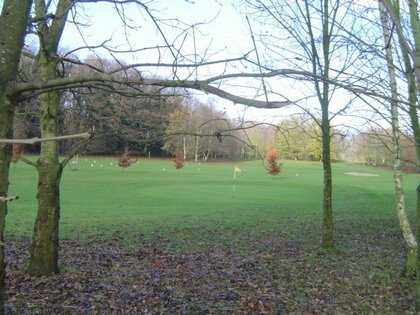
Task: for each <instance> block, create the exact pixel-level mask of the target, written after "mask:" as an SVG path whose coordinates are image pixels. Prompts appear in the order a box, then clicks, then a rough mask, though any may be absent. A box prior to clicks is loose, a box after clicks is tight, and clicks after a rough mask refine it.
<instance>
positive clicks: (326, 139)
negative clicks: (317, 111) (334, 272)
mask: <svg viewBox="0 0 420 315" xmlns="http://www.w3.org/2000/svg"><path fill="white" fill-rule="evenodd" d="M324 112H325V113H324ZM323 116H326V117H323V119H322V166H323V171H324V189H323V190H324V191H323V192H324V198H323V216H322V247H324V248H327V249H328V248H332V247H333V246H334V221H333V210H332V171H331V145H330V143H331V135H330V122H329V119H328V110H323Z"/></svg>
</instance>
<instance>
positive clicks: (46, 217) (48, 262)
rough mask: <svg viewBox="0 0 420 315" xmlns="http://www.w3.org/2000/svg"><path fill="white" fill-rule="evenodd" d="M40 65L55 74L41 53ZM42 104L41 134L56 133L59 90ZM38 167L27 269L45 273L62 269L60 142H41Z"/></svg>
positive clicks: (44, 97) (41, 100) (43, 74)
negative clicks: (34, 214)
mask: <svg viewBox="0 0 420 315" xmlns="http://www.w3.org/2000/svg"><path fill="white" fill-rule="evenodd" d="M38 66H39V72H40V76H41V77H43V78H45V77H48V78H51V77H55V76H56V72H55V71H56V67H55V62H54V61H53V60H49V58H48V56H44V55H40V56H39V59H38ZM39 103H40V109H41V124H40V125H41V134H42V137H44V138H47V137H55V136H57V133H58V113H59V103H60V96H59V93H58V92H57V91H52V92H48V93H45V94H42V95H41V96H40V97H39ZM37 170H38V194H37V199H38V212H37V217H36V221H35V226H34V233H33V237H32V244H31V250H30V254H31V258H30V262H29V267H28V272H29V273H30V274H32V275H36V276H43V275H49V274H54V273H57V272H58V271H59V270H58V240H59V239H58V237H59V219H60V179H61V172H62V167H61V164H60V161H59V143H58V142H57V141H47V142H42V144H41V153H40V157H39V160H38V163H37Z"/></svg>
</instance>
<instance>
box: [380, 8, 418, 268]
mask: <svg viewBox="0 0 420 315" xmlns="http://www.w3.org/2000/svg"><path fill="white" fill-rule="evenodd" d="M378 5H379V12H380V20H381V24H382V32H383V37H384V43H385V45H387V46H386V47H385V59H386V63H387V68H388V77H389V85H390V89H391V95H392V98H393V100H392V101H391V127H392V143H393V151H394V152H393V153H394V165H393V167H394V194H395V212H396V213H397V216H398V220H399V223H400V228H401V232H402V235H403V238H404V240H405V243H406V245H407V247H408V250H407V257H406V266H405V273H406V274H407V275H414V274H415V272H416V271H415V269H416V267H415V255H416V246H417V244H416V240H415V236H414V233H413V231H412V230H411V226H410V221H409V220H408V216H407V213H406V209H405V196H404V189H403V176H402V172H401V146H400V136H401V133H400V129H399V128H400V127H399V115H398V103H397V101H395V100H397V99H398V88H397V80H396V74H395V66H394V61H393V56H392V51H393V47H392V41H391V40H390V38H391V34H390V33H391V30H390V25H389V24H390V23H389V16H388V12H387V10H386V8H385V7H384V4H383V3H382V2H378ZM413 258H414V259H413Z"/></svg>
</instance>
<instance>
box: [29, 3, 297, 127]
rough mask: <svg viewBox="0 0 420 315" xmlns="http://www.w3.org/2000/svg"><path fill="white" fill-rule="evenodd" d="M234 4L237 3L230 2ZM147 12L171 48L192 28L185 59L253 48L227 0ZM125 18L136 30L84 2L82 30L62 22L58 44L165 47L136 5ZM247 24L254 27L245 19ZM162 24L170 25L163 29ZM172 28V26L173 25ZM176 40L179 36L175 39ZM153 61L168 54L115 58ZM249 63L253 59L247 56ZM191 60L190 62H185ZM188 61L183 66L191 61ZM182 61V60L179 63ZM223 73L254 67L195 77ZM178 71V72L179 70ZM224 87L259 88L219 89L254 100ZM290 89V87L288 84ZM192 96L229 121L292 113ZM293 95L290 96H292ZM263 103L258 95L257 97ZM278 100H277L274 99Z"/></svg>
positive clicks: (65, 47) (110, 11) (158, 6)
mask: <svg viewBox="0 0 420 315" xmlns="http://www.w3.org/2000/svg"><path fill="white" fill-rule="evenodd" d="M236 2H238V1H236ZM149 8H150V10H151V12H152V14H153V15H154V16H155V17H156V18H159V19H160V21H159V25H160V27H161V28H162V31H163V33H164V34H165V37H166V38H167V40H168V41H169V42H170V43H172V42H173V41H174V42H175V45H176V46H177V47H180V46H181V43H182V42H183V40H184V34H182V36H179V34H180V32H181V31H180V30H179V29H178V28H187V27H188V26H190V25H197V26H196V27H195V28H194V35H195V40H194V37H193V32H192V31H191V29H190V30H189V32H188V35H187V37H186V38H185V41H184V43H183V45H182V51H183V53H184V54H185V55H191V56H192V55H193V53H194V52H195V51H197V53H198V55H200V56H206V59H207V60H217V59H226V58H235V57H240V56H243V55H244V54H245V53H247V52H249V51H251V50H252V49H253V42H252V40H251V36H250V31H249V27H248V25H247V22H246V19H245V16H243V15H241V14H240V13H239V11H240V8H239V7H238V6H237V4H236V6H235V5H234V3H233V1H230V0H223V1H221V0H220V1H219V0H195V1H187V0H171V1H150V5H149ZM125 15H126V16H127V18H128V20H127V21H128V24H130V25H131V26H136V27H139V26H140V27H139V28H136V29H127V30H126V31H125V30H124V27H123V24H122V21H121V19H120V18H119V16H118V13H117V12H116V10H115V8H114V7H113V6H112V5H110V4H105V3H102V4H98V3H95V4H84V5H83V6H81V7H79V8H78V10H77V16H76V21H78V22H79V23H82V24H83V26H79V27H76V25H74V24H72V23H67V25H66V28H65V31H64V33H63V37H62V40H61V43H60V50H61V51H62V52H66V51H70V50H73V49H75V48H77V47H80V46H85V45H98V44H100V43H102V42H104V41H108V42H107V45H108V46H110V47H113V48H118V49H129V48H133V49H136V48H142V47H150V46H156V45H163V44H164V43H165V41H164V39H163V37H162V35H161V34H160V33H159V31H158V30H157V28H156V26H155V25H154V24H153V22H152V20H151V18H150V17H149V16H148V15H147V14H146V13H145V11H144V9H142V8H139V7H138V6H136V5H130V6H126V11H125ZM174 18H176V19H178V20H179V21H182V22H174V21H172V20H170V19H174ZM251 23H254V22H253V21H252V19H251ZM166 24H171V25H172V26H168V25H166ZM174 25H176V27H177V28H174V27H173V26H174ZM177 36H179V38H177ZM36 42H37V39H36V37H35V36H33V37H29V38H28V39H27V45H29V46H37V44H36ZM95 52H96V53H97V54H99V55H100V56H107V57H109V58H112V57H111V56H109V55H108V54H107V53H106V52H105V51H104V50H100V49H96V50H95ZM92 53H93V51H92V50H88V49H86V50H80V51H78V52H77V55H78V56H79V57H80V58H85V57H87V56H89V55H91V54H92ZM159 57H161V58H162V59H161V60H162V61H165V60H166V61H168V62H169V63H171V62H172V60H173V58H172V55H171V54H170V53H169V52H168V51H167V52H166V53H163V55H162V56H159V54H158V53H157V52H156V51H147V52H142V53H135V54H133V53H131V54H121V55H119V56H118V58H120V59H123V60H125V62H127V63H135V62H158V61H159ZM252 57H253V58H254V59H255V56H252ZM191 61H194V60H191ZM191 61H189V63H191ZM185 62H188V61H185ZM170 71H171V69H164V70H162V69H157V68H153V69H150V73H149V74H150V75H151V76H160V77H164V76H170V75H171V72H170ZM223 71H227V72H242V71H257V69H255V68H254V69H246V70H244V69H243V68H242V67H241V66H240V65H239V64H238V63H236V64H234V66H232V67H230V68H227V69H225V66H224V65H222V64H221V65H219V66H212V67H206V68H202V69H200V71H199V72H198V78H204V77H209V76H212V75H217V74H220V73H222V72H223ZM180 73H182V71H181V72H180ZM230 83H232V84H234V85H241V86H253V87H254V86H255V87H257V88H260V87H261V81H260V80H252V82H250V81H249V80H246V81H244V80H235V81H234V82H232V81H229V82H224V84H223V89H225V90H227V91H229V92H231V93H234V94H239V95H242V96H247V97H250V98H255V97H256V93H257V91H256V90H255V88H246V89H244V88H242V87H241V88H240V87H238V86H230ZM292 85H293V84H292ZM288 90H289V96H290V95H291V97H295V98H299V97H300V95H299V93H290V91H293V89H290V88H288ZM193 94H194V95H196V97H197V98H198V99H199V100H200V101H203V102H211V103H212V104H214V106H215V107H216V108H218V109H220V110H222V111H225V112H226V113H227V114H228V115H229V116H231V117H241V118H245V119H246V120H252V121H256V120H258V121H269V122H275V121H279V119H280V118H279V117H285V116H287V115H288V113H290V112H296V110H292V109H278V110H277V109H276V110H264V109H255V108H249V107H248V108H247V107H245V106H242V105H239V104H232V102H229V101H226V100H223V99H221V98H219V97H215V96H209V95H205V94H203V93H200V92H196V91H194V92H193ZM293 94H296V95H293ZM259 98H260V99H264V97H263V96H259ZM270 100H279V97H273V98H272V99H270ZM280 100H282V99H280Z"/></svg>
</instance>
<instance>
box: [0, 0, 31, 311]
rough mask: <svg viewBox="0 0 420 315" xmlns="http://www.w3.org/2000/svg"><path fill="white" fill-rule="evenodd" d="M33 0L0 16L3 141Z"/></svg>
mask: <svg viewBox="0 0 420 315" xmlns="http://www.w3.org/2000/svg"><path fill="white" fill-rule="evenodd" d="M31 5H32V0H26V1H24V0H21V1H16V0H5V1H4V2H3V8H2V11H1V16H0V138H11V137H12V136H13V110H14V105H15V104H14V101H13V100H10V99H8V97H7V96H6V93H7V87H8V85H9V83H10V81H12V80H14V79H15V76H16V71H17V68H18V63H19V58H20V54H21V50H22V47H23V43H24V37H25V31H26V26H27V22H28V17H29V10H30V8H31ZM10 160H11V146H10V145H2V146H1V145H0V195H1V196H7V194H8V188H9V166H10ZM6 214H7V203H4V202H0V314H4V302H5V283H4V279H5V272H6V270H5V265H6V264H5V257H4V242H5V239H4V228H5V223H6Z"/></svg>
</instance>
